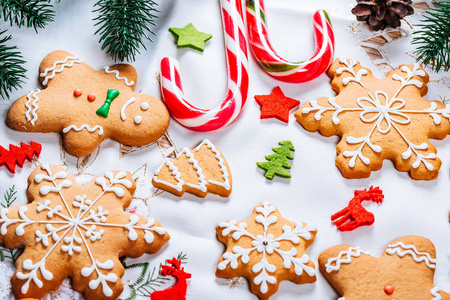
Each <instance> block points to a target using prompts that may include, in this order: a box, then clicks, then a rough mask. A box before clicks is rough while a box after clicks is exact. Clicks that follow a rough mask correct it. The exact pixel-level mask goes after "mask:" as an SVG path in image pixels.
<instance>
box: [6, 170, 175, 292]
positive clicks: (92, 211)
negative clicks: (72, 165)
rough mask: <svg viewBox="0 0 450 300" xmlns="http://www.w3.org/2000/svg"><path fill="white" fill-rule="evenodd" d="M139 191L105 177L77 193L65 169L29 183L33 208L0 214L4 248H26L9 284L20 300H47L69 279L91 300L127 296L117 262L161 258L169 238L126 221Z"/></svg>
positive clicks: (155, 227)
mask: <svg viewBox="0 0 450 300" xmlns="http://www.w3.org/2000/svg"><path fill="white" fill-rule="evenodd" d="M135 189H136V184H135V182H134V180H133V179H132V177H131V174H130V173H129V172H124V171H114V172H106V173H105V176H103V177H96V178H95V179H94V180H92V181H91V182H89V183H88V184H84V185H79V184H77V182H76V179H75V177H74V176H72V175H70V174H68V173H66V171H65V170H64V168H63V167H61V166H55V165H48V164H42V165H40V166H39V167H37V168H36V169H35V170H34V171H33V172H32V173H31V175H30V176H29V178H28V199H29V202H30V203H29V204H28V205H14V206H11V207H9V208H2V209H1V210H0V225H1V227H0V243H1V244H4V245H5V246H6V247H7V248H18V247H24V248H25V249H24V252H23V254H22V255H21V256H20V257H19V258H18V259H17V261H16V268H17V270H16V272H15V273H14V275H13V277H12V279H11V282H12V286H13V289H14V293H15V295H16V297H17V298H19V299H21V298H25V297H33V298H42V297H44V296H45V294H46V293H48V292H49V291H52V290H56V289H57V288H58V287H59V285H61V283H62V281H63V280H64V279H65V278H66V277H71V278H72V283H73V288H74V289H75V290H77V291H79V292H82V293H84V294H85V297H86V299H96V300H98V299H116V298H117V297H118V296H119V295H120V294H121V293H122V290H123V284H122V282H121V280H120V278H121V277H122V276H123V274H124V268H123V266H122V264H121V263H120V261H119V256H131V257H139V256H141V255H142V254H144V253H155V252H157V251H158V250H159V249H160V248H161V247H162V246H163V245H164V244H165V243H167V241H168V240H169V235H168V234H167V233H166V232H165V230H164V229H163V228H162V227H160V224H159V223H158V222H157V221H155V220H154V219H145V218H144V217H143V216H141V215H139V214H130V213H126V212H125V211H124V209H125V208H126V207H128V206H129V205H130V202H131V194H133V193H134V191H135Z"/></svg>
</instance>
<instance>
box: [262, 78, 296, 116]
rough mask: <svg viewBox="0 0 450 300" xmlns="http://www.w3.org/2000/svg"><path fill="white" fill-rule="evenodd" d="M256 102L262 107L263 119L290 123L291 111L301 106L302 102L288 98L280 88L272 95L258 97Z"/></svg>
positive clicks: (275, 89)
mask: <svg viewBox="0 0 450 300" xmlns="http://www.w3.org/2000/svg"><path fill="white" fill-rule="evenodd" d="M255 100H256V102H257V103H258V104H259V105H260V106H261V119H268V118H277V119H278V120H280V121H283V122H285V123H288V122H289V111H290V110H291V109H293V108H294V107H296V106H298V105H299V104H300V101H298V100H295V99H292V98H289V97H286V96H285V95H284V94H283V91H282V90H281V88H280V87H279V86H277V87H276V88H274V89H273V91H272V93H271V94H270V95H256V96H255Z"/></svg>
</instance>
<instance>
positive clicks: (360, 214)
mask: <svg viewBox="0 0 450 300" xmlns="http://www.w3.org/2000/svg"><path fill="white" fill-rule="evenodd" d="M383 198H384V195H383V191H382V190H380V188H379V187H376V188H373V186H371V187H370V189H369V190H367V189H364V190H362V191H355V196H354V197H353V199H352V200H350V202H349V204H348V206H347V207H346V208H344V209H343V210H341V211H339V212H337V213H335V214H334V215H332V216H331V221H333V222H334V223H335V224H336V226H337V228H338V229H339V230H340V231H351V230H354V229H356V228H358V227H360V226H368V225H372V224H373V222H375V217H374V215H373V214H372V213H371V212H369V211H367V210H366V209H365V208H364V207H363V206H362V205H361V202H363V201H373V202H375V203H382V202H383Z"/></svg>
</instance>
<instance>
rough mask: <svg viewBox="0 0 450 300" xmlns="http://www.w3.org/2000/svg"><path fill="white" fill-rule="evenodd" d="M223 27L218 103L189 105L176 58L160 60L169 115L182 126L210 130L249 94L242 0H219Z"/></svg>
mask: <svg viewBox="0 0 450 300" xmlns="http://www.w3.org/2000/svg"><path fill="white" fill-rule="evenodd" d="M220 6H221V11H222V25H223V30H224V38H225V47H226V57H227V70H228V91H227V95H226V97H225V100H224V101H223V102H222V104H221V105H219V106H217V107H215V108H213V109H210V110H205V109H201V108H197V107H195V106H193V105H191V104H190V103H189V102H188V101H187V100H186V97H185V95H184V92H183V86H182V84H181V75H180V66H179V64H178V61H177V60H176V59H175V58H171V57H165V58H163V59H162V60H161V90H162V95H163V98H164V102H165V103H166V105H167V108H168V109H169V111H170V113H171V115H172V117H173V118H174V119H175V120H177V121H178V122H179V123H181V124H182V125H183V126H185V127H187V128H189V129H193V130H198V131H211V130H215V129H219V128H222V127H224V126H227V125H228V124H230V123H231V122H233V121H234V120H235V119H236V118H237V117H238V116H239V114H240V112H241V110H242V108H243V106H244V104H245V101H246V100H247V94H248V53H247V40H246V37H245V26H244V20H243V15H244V13H243V3H242V0H220Z"/></svg>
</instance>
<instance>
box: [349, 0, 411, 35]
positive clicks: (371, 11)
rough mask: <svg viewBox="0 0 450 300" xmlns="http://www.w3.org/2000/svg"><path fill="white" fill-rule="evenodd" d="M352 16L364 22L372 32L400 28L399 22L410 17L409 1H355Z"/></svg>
mask: <svg viewBox="0 0 450 300" xmlns="http://www.w3.org/2000/svg"><path fill="white" fill-rule="evenodd" d="M356 2H357V3H358V4H357V5H356V6H355V7H354V8H353V9H352V14H354V15H355V16H356V19H357V20H358V21H366V23H367V24H368V25H369V26H370V27H371V28H372V29H373V30H381V29H384V28H386V26H390V27H392V28H396V27H398V26H400V20H401V19H403V18H404V17H405V16H409V15H412V14H413V13H414V9H413V7H412V6H411V5H412V1H411V0H356Z"/></svg>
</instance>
